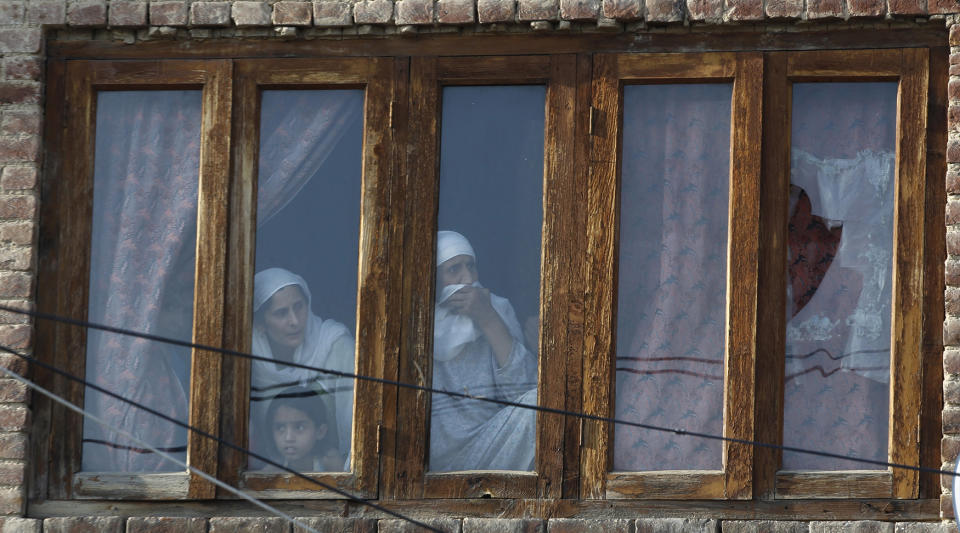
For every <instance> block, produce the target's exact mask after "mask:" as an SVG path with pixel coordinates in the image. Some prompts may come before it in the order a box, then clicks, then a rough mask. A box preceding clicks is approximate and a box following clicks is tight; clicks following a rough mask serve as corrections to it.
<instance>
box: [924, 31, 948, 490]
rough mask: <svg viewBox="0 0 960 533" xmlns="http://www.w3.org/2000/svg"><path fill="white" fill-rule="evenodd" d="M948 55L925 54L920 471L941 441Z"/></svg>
mask: <svg viewBox="0 0 960 533" xmlns="http://www.w3.org/2000/svg"><path fill="white" fill-rule="evenodd" d="M949 55H950V53H949V49H948V48H946V47H939V48H933V49H931V50H930V71H929V72H930V73H929V76H928V80H929V88H928V92H927V94H928V95H929V96H928V98H927V104H928V110H929V112H928V113H929V116H928V119H927V168H926V173H927V175H926V188H925V193H926V200H925V204H926V205H925V206H924V224H925V227H924V231H923V236H924V244H923V268H924V271H923V291H924V295H923V353H922V355H921V358H922V361H923V369H922V373H923V399H922V401H921V406H920V415H921V416H920V432H921V433H920V444H921V446H920V454H921V456H920V465H921V466H924V467H927V468H940V466H941V464H942V463H941V457H940V448H939V446H935V445H934V443H937V442H940V439H941V437H942V435H943V427H942V425H941V424H942V413H943V332H942V328H943V321H944V319H945V316H944V313H945V310H944V304H943V299H944V290H945V288H944V261H946V259H947V257H946V256H947V253H946V250H947V243H946V233H945V232H944V231H943V228H944V227H946V222H945V213H944V200H943V199H944V198H945V197H946V196H947V191H946V180H944V176H945V175H946V173H947V160H946V152H947V100H948V97H947V80H948V79H949V73H948V71H949ZM919 492H920V497H921V498H933V497H936V496H937V495H939V494H940V492H941V491H940V476H939V475H937V474H933V473H921V474H920V491H919Z"/></svg>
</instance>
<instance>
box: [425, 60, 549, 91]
mask: <svg viewBox="0 0 960 533" xmlns="http://www.w3.org/2000/svg"><path fill="white" fill-rule="evenodd" d="M556 57H558V56H541V55H535V56H519V57H511V56H502V55H498V56H489V57H470V58H464V57H440V58H438V59H437V78H438V79H440V80H443V82H444V83H446V84H457V83H469V84H470V85H482V84H484V83H489V82H494V83H500V84H521V83H530V82H531V80H537V79H539V80H546V79H548V78H551V77H552V76H553V75H555V70H554V64H555V61H556Z"/></svg>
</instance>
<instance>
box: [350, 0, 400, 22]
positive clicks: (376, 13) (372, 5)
mask: <svg viewBox="0 0 960 533" xmlns="http://www.w3.org/2000/svg"><path fill="white" fill-rule="evenodd" d="M392 18H393V2H392V1H391V0H369V1H365V0H361V1H360V2H357V3H355V4H354V5H353V21H354V22H355V23H356V24H386V23H388V22H390V19H392Z"/></svg>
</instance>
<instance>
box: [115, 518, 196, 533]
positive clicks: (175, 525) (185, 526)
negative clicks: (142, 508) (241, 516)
mask: <svg viewBox="0 0 960 533" xmlns="http://www.w3.org/2000/svg"><path fill="white" fill-rule="evenodd" d="M206 531H207V520H206V519H205V518H186V517H178V518H169V517H156V516H132V517H130V518H128V519H127V532H126V533H181V532H185V533H206Z"/></svg>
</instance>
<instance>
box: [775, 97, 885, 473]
mask: <svg viewBox="0 0 960 533" xmlns="http://www.w3.org/2000/svg"><path fill="white" fill-rule="evenodd" d="M896 110H897V84H896V83H798V84H795V85H794V87H793V114H792V116H793V117H794V118H793V126H792V146H791V163H790V183H791V185H790V215H789V216H790V219H789V221H790V224H789V236H788V247H787V248H788V249H787V254H788V257H787V263H788V276H787V337H786V339H787V353H786V374H785V378H784V388H785V390H784V427H783V443H784V444H785V445H788V446H797V447H802V448H812V449H816V450H826V451H830V452H833V453H838V454H849V455H855V456H858V457H865V458H869V459H876V460H885V459H886V457H887V418H888V413H889V393H888V390H889V387H890V312H891V310H890V297H891V296H890V286H891V283H892V281H893V276H892V268H893V209H894V189H895V187H894V179H893V176H894V165H895V157H894V154H895V142H894V141H895V136H896ZM783 468H784V469H786V470H841V469H864V468H881V467H879V466H871V465H864V464H861V463H854V462H850V461H841V460H837V459H830V458H824V457H815V456H812V455H805V454H796V453H787V452H785V453H784V454H783Z"/></svg>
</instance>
